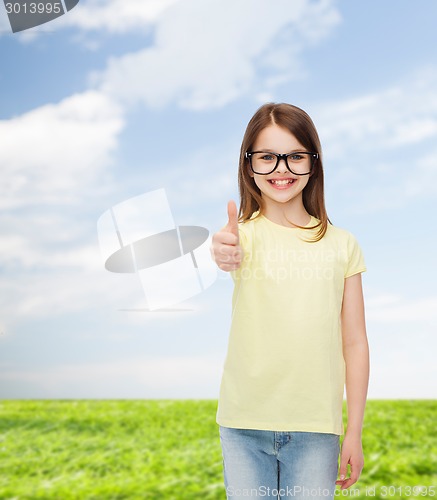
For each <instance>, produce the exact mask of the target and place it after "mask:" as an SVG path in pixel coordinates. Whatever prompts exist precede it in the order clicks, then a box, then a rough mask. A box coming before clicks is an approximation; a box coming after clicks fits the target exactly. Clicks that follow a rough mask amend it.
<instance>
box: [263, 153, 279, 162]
mask: <svg viewBox="0 0 437 500" xmlns="http://www.w3.org/2000/svg"><path fill="white" fill-rule="evenodd" d="M260 159H261V160H264V161H275V160H276V156H274V155H271V154H268V153H265V154H263V155H261V156H260Z"/></svg>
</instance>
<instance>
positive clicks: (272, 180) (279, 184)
mask: <svg viewBox="0 0 437 500" xmlns="http://www.w3.org/2000/svg"><path fill="white" fill-rule="evenodd" d="M270 182H273V183H274V184H276V185H278V186H285V184H288V183H290V184H291V183H292V182H293V179H286V180H282V181H277V180H274V179H271V180H270Z"/></svg>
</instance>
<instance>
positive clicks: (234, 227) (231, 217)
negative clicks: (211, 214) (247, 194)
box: [225, 200, 238, 244]
mask: <svg viewBox="0 0 437 500" xmlns="http://www.w3.org/2000/svg"><path fill="white" fill-rule="evenodd" d="M225 231H229V232H230V233H232V234H235V236H237V238H238V217H237V205H236V204H235V202H234V201H233V200H230V201H228V223H227V224H226V226H225ZM237 244H238V243H237Z"/></svg>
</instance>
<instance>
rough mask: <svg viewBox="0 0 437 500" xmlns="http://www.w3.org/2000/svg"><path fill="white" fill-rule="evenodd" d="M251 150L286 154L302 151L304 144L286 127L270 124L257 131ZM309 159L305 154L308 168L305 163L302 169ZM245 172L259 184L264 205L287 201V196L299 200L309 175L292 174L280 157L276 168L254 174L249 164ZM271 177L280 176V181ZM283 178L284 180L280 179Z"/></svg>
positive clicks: (278, 177)
mask: <svg viewBox="0 0 437 500" xmlns="http://www.w3.org/2000/svg"><path fill="white" fill-rule="evenodd" d="M252 150H253V151H266V152H271V153H282V154H288V153H292V152H294V151H306V148H304V147H303V146H302V144H300V143H299V142H298V140H297V139H296V137H295V136H294V135H293V134H292V133H291V132H289V131H288V130H287V129H285V128H282V127H279V126H278V125H275V124H272V125H269V126H268V127H266V128H265V129H263V130H262V131H261V132H260V133H259V135H258V137H257V139H256V141H255V144H254V146H253V148H252ZM309 162H310V159H309V158H308V165H307V166H306V167H308V168H306V167H305V169H304V170H303V171H308V170H309V167H310V163H309ZM292 168H293V167H292ZM299 168H301V167H299ZM249 173H250V176H251V177H253V178H254V181H255V184H256V185H257V186H258V187H259V189H260V191H261V196H262V198H263V200H264V202H265V204H266V207H268V206H271V205H272V204H273V205H277V204H278V203H279V204H282V203H288V202H290V201H291V200H294V201H297V200H298V199H299V198H300V200H302V191H303V189H304V187H305V186H306V185H307V183H308V179H309V175H295V174H293V173H291V172H290V170H288V168H287V166H286V165H285V161H284V160H281V161H280V162H279V165H278V166H277V167H276V170H274V171H273V172H272V173H271V174H268V175H258V174H255V173H253V172H252V170H251V169H250V167H249ZM275 180H276V181H280V180H282V181H283V182H279V183H275ZM285 180H287V181H288V182H287V183H284V181H285ZM290 181H291V182H290Z"/></svg>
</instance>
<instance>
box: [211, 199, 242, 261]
mask: <svg viewBox="0 0 437 500" xmlns="http://www.w3.org/2000/svg"><path fill="white" fill-rule="evenodd" d="M210 250H211V256H212V258H213V260H214V262H215V263H216V264H217V265H218V267H219V268H220V269H221V270H222V271H235V270H236V269H238V268H239V267H240V265H241V262H242V260H243V255H244V254H243V249H242V248H241V247H240V238H239V236H238V217H237V206H236V205H235V203H234V202H233V201H232V200H231V201H229V202H228V223H227V224H226V226H225V227H224V228H222V229H220V231H218V232H217V233H215V234H214V236H213V237H212V245H211V248H210Z"/></svg>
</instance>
